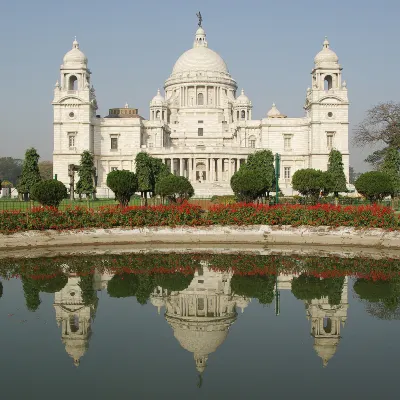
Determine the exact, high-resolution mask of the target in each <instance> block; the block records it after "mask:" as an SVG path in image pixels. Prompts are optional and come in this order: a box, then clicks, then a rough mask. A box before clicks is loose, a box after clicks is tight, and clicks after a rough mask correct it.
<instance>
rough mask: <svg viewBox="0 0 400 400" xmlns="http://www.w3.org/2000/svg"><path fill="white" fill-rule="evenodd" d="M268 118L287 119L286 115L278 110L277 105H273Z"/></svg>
mask: <svg viewBox="0 0 400 400" xmlns="http://www.w3.org/2000/svg"><path fill="white" fill-rule="evenodd" d="M267 117H268V118H286V115H284V114H281V112H280V111H279V110H278V109H277V108H276V105H275V103H272V108H271V109H270V110H269V111H268V112H267Z"/></svg>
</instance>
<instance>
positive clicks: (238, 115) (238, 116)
mask: <svg viewBox="0 0 400 400" xmlns="http://www.w3.org/2000/svg"><path fill="white" fill-rule="evenodd" d="M239 118H240V114H239V110H238V112H237V119H238V120H239Z"/></svg>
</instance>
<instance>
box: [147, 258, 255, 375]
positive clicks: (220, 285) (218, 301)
mask: <svg viewBox="0 0 400 400" xmlns="http://www.w3.org/2000/svg"><path fill="white" fill-rule="evenodd" d="M231 278H232V274H231V273H229V272H215V271H212V270H211V269H209V268H208V267H207V264H206V263H203V267H202V268H200V269H199V270H197V271H196V273H195V275H194V278H193V280H192V282H191V283H190V285H189V287H188V288H187V289H185V290H182V291H180V292H169V291H168V290H165V289H163V288H161V287H158V288H157V289H156V290H155V291H154V293H153V295H152V297H151V302H152V304H153V305H155V306H156V307H158V308H159V309H160V307H161V306H165V307H166V312H165V318H166V320H167V321H168V323H169V324H170V325H171V327H172V329H173V331H174V336H175V338H176V339H177V340H178V342H179V343H180V344H181V346H182V347H183V348H184V349H186V350H187V351H190V352H191V353H193V355H194V359H195V362H196V368H197V370H198V371H199V372H200V373H202V372H203V371H204V369H205V368H206V363H207V359H208V356H209V354H211V353H213V352H215V351H216V350H217V348H218V347H219V346H220V345H221V344H222V343H223V342H224V341H225V339H226V337H227V335H228V330H229V328H230V326H231V325H232V324H233V322H234V321H235V320H236V316H237V313H236V306H238V307H240V308H241V309H242V312H243V310H244V308H245V307H247V305H248V303H249V300H248V299H245V298H243V297H240V296H236V295H232V292H231V284H230V282H231Z"/></svg>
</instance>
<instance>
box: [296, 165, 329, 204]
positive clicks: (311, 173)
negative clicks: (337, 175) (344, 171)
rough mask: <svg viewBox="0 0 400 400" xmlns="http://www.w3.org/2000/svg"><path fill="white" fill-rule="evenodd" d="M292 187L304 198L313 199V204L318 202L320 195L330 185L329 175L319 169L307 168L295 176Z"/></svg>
mask: <svg viewBox="0 0 400 400" xmlns="http://www.w3.org/2000/svg"><path fill="white" fill-rule="evenodd" d="M292 186H293V189H294V190H297V191H298V192H299V193H300V194H302V195H303V196H307V197H311V199H312V200H313V202H317V201H318V198H319V195H320V193H321V192H323V191H324V190H326V186H330V185H327V174H324V173H323V172H322V171H320V170H317V169H312V168H307V169H299V170H298V171H296V172H295V173H294V174H293V177H292ZM328 190H329V189H328Z"/></svg>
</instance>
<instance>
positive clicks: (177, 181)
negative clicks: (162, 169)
mask: <svg viewBox="0 0 400 400" xmlns="http://www.w3.org/2000/svg"><path fill="white" fill-rule="evenodd" d="M156 193H157V194H159V195H160V196H161V197H167V198H168V199H169V200H170V201H172V202H174V203H176V202H178V203H181V202H183V201H184V200H189V199H190V198H191V197H192V196H193V195H194V189H193V186H192V184H191V183H190V182H189V180H188V179H187V178H185V177H183V176H176V175H172V174H170V175H167V176H164V177H163V178H161V179H160V180H159V181H158V182H157V183H156Z"/></svg>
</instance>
